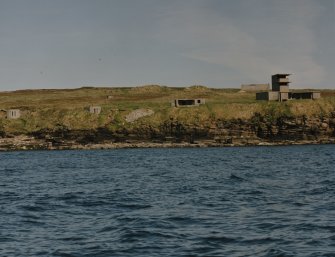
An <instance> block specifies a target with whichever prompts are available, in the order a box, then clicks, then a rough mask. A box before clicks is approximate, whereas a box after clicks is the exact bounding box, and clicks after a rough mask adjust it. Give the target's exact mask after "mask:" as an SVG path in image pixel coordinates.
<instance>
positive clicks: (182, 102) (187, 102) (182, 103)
mask: <svg viewBox="0 0 335 257" xmlns="http://www.w3.org/2000/svg"><path fill="white" fill-rule="evenodd" d="M205 103H206V101H205V99H203V98H201V99H175V100H173V102H172V103H171V106H173V107H192V106H199V105H201V104H205Z"/></svg>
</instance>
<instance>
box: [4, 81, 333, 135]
mask: <svg viewBox="0 0 335 257" xmlns="http://www.w3.org/2000/svg"><path fill="white" fill-rule="evenodd" d="M321 95H322V98H321V99H319V100H314V101H313V100H292V101H288V102H283V103H278V102H266V101H256V100H255V93H248V92H241V91H240V90H239V89H213V88H207V87H204V86H191V87H186V88H173V87H166V86H158V85H148V86H141V87H134V88H94V87H84V88H79V89H59V90H20V91H14V92H1V93H0V109H1V114H0V130H1V131H2V132H6V134H20V133H32V132H35V131H40V130H43V129H51V130H54V129H57V128H58V127H61V128H67V129H96V128H102V127H103V128H107V129H109V130H117V129H120V128H123V127H126V128H129V127H136V126H144V125H145V126H152V127H157V126H159V125H160V124H162V123H164V122H165V121H166V120H176V121H180V122H184V123H189V124H199V123H206V124H209V125H210V124H211V122H215V121H216V120H229V119H251V118H252V117H253V116H254V115H255V113H259V114H261V115H265V116H268V117H270V118H271V117H272V118H274V119H275V118H277V117H279V116H303V115H307V116H322V115H325V114H327V113H330V112H334V110H335V91H332V90H323V91H322V94H321ZM177 98H191V99H192V98H205V99H206V104H204V105H201V106H199V107H192V108H186V107H185V108H175V107H172V106H171V101H172V100H173V99H177ZM92 105H98V106H101V107H102V112H101V113H100V114H99V115H97V114H91V113H89V111H88V107H89V106H92ZM8 109H20V110H21V112H22V117H21V118H19V119H16V120H9V119H6V110H8ZM136 109H150V110H152V111H154V114H153V115H150V116H146V117H143V118H141V119H138V120H136V121H135V122H132V123H131V122H127V121H126V119H125V117H126V116H127V115H128V114H129V113H131V112H132V111H133V110H136Z"/></svg>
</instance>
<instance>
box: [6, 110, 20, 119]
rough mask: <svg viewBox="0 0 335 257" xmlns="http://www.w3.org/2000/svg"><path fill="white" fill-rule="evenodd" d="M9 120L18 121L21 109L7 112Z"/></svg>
mask: <svg viewBox="0 0 335 257" xmlns="http://www.w3.org/2000/svg"><path fill="white" fill-rule="evenodd" d="M6 116H7V119H18V118H20V117H21V111H20V110H19V109H9V110H7V115H6Z"/></svg>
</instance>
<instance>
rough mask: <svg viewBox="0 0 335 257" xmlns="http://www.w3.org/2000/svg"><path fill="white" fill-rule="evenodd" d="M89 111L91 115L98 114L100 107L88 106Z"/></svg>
mask: <svg viewBox="0 0 335 257" xmlns="http://www.w3.org/2000/svg"><path fill="white" fill-rule="evenodd" d="M89 111H90V113H93V114H100V113H101V107H100V106H90V108H89Z"/></svg>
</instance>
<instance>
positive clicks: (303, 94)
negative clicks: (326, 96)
mask: <svg viewBox="0 0 335 257" xmlns="http://www.w3.org/2000/svg"><path fill="white" fill-rule="evenodd" d="M288 76H290V74H275V75H272V77H271V80H272V91H267V92H258V93H256V100H266V101H279V102H283V101H287V100H291V99H313V100H314V99H318V98H320V97H321V94H320V92H318V91H300V92H292V91H291V90H290V89H289V83H291V82H290V81H289V79H288Z"/></svg>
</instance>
